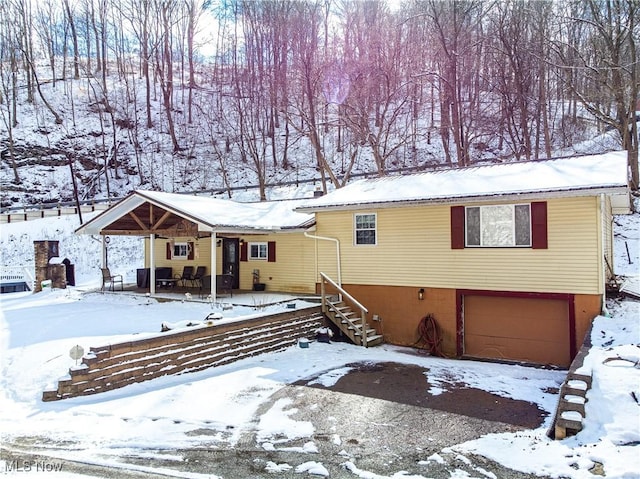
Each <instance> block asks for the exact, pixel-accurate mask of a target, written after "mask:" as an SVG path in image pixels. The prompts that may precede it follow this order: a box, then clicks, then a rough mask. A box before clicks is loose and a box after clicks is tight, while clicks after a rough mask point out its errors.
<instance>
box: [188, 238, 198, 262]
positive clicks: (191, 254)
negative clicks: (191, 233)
mask: <svg viewBox="0 0 640 479" xmlns="http://www.w3.org/2000/svg"><path fill="white" fill-rule="evenodd" d="M195 257H196V248H195V245H194V244H193V241H189V242H188V243H187V259H194V258H195Z"/></svg>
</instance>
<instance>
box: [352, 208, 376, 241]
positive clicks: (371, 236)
mask: <svg viewBox="0 0 640 479" xmlns="http://www.w3.org/2000/svg"><path fill="white" fill-rule="evenodd" d="M354 223H355V244H356V245H375V244H376V215H375V213H367V214H361V215H355V217H354Z"/></svg>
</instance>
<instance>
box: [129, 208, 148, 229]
mask: <svg viewBox="0 0 640 479" xmlns="http://www.w3.org/2000/svg"><path fill="white" fill-rule="evenodd" d="M129 216H131V218H133V221H135V222H136V223H137V224H138V226H139V227H140V229H141V230H142V231H146V230H147V226H146V225H145V224H144V223H143V222H142V220H140V218H138V215H136V214H135V213H134V212H133V211H129Z"/></svg>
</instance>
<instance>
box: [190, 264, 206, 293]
mask: <svg viewBox="0 0 640 479" xmlns="http://www.w3.org/2000/svg"><path fill="white" fill-rule="evenodd" d="M206 273H207V267H206V266H198V267H197V268H196V272H195V274H194V275H193V277H192V278H191V286H193V287H194V288H195V287H199V288H200V289H202V278H204V275H205V274H206Z"/></svg>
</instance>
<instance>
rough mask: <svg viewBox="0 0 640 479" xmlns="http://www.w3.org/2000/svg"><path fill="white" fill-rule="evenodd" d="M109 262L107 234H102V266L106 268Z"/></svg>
mask: <svg viewBox="0 0 640 479" xmlns="http://www.w3.org/2000/svg"><path fill="white" fill-rule="evenodd" d="M108 266H109V265H108V264H107V236H106V235H102V267H103V268H106V267H108Z"/></svg>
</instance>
